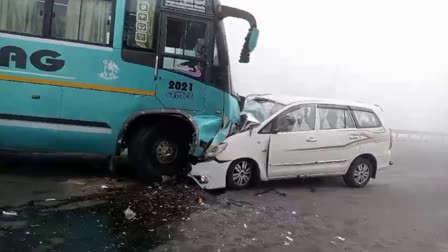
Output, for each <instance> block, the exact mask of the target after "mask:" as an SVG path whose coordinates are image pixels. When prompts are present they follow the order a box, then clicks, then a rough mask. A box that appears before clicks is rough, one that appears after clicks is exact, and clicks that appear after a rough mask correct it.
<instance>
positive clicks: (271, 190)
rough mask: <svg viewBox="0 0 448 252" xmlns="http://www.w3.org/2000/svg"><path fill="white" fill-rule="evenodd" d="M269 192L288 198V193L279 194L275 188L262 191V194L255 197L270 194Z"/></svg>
mask: <svg viewBox="0 0 448 252" xmlns="http://www.w3.org/2000/svg"><path fill="white" fill-rule="evenodd" d="M269 192H275V193H276V194H278V195H280V196H283V197H286V193H284V192H279V191H278V190H277V189H274V188H269V189H267V190H264V191H262V192H259V193H256V194H255V196H258V197H260V196H261V195H263V194H266V193H269Z"/></svg>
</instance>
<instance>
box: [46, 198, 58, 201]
mask: <svg viewBox="0 0 448 252" xmlns="http://www.w3.org/2000/svg"><path fill="white" fill-rule="evenodd" d="M45 201H46V202H49V201H56V199H55V198H50V199H45Z"/></svg>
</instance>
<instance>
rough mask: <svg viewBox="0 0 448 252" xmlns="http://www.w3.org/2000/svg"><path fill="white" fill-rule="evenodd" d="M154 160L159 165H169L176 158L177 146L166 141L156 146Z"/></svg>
mask: <svg viewBox="0 0 448 252" xmlns="http://www.w3.org/2000/svg"><path fill="white" fill-rule="evenodd" d="M156 158H157V161H158V162H159V163H160V164H171V163H173V162H174V160H175V159H176V158H177V146H176V145H175V144H174V143H171V142H169V141H167V140H163V141H161V142H160V143H159V145H157V148H156Z"/></svg>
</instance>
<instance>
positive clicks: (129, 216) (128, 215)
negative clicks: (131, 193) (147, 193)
mask: <svg viewBox="0 0 448 252" xmlns="http://www.w3.org/2000/svg"><path fill="white" fill-rule="evenodd" d="M124 216H125V217H126V219H128V220H132V219H134V218H135V216H137V214H136V213H135V212H134V211H132V209H131V208H130V207H128V209H126V211H124Z"/></svg>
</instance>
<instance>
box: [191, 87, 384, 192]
mask: <svg viewBox="0 0 448 252" xmlns="http://www.w3.org/2000/svg"><path fill="white" fill-rule="evenodd" d="M243 114H244V115H245V117H246V120H245V124H244V125H245V126H244V127H243V130H242V131H241V132H239V133H237V134H234V135H232V136H230V137H228V138H227V139H226V140H225V142H224V143H222V144H221V145H219V146H215V147H213V150H210V151H209V153H213V155H212V156H214V157H213V160H212V161H209V162H203V163H199V164H197V165H194V166H193V168H192V171H191V173H190V177H192V178H194V179H195V180H196V182H198V183H199V185H200V186H201V187H202V188H204V189H218V188H225V187H230V188H232V189H243V188H247V187H248V186H250V185H251V184H252V183H253V182H256V181H260V180H261V181H269V180H274V179H284V178H294V177H317V176H343V178H344V181H345V183H346V184H347V185H348V186H351V187H364V186H365V185H366V184H367V183H368V182H369V180H370V178H375V177H376V175H377V171H379V170H380V169H383V168H386V167H388V166H389V165H392V162H391V148H392V135H391V131H390V130H389V129H387V128H385V126H384V125H383V120H382V119H381V117H380V115H381V108H380V107H379V106H376V105H369V104H363V103H357V102H347V101H335V100H326V99H314V98H298V97H276V96H271V95H265V96H255V97H252V98H251V99H248V100H247V101H246V105H245V109H244V111H243Z"/></svg>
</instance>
